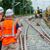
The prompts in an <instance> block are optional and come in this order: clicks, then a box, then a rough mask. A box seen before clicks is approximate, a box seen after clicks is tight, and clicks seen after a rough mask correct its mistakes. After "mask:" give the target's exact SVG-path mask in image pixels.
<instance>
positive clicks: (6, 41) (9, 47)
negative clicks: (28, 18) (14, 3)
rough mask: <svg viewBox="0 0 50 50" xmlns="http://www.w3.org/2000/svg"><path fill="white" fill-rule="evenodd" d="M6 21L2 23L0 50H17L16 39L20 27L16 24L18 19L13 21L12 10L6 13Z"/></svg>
mask: <svg viewBox="0 0 50 50" xmlns="http://www.w3.org/2000/svg"><path fill="white" fill-rule="evenodd" d="M5 16H6V19H5V20H4V22H3V31H2V32H3V40H2V45H3V46H2V50H17V49H16V48H17V46H18V45H17V39H18V37H19V35H20V33H21V30H22V27H21V26H19V24H18V21H19V20H18V19H17V20H16V21H14V20H13V16H14V12H13V10H12V9H8V10H7V11H6V14H5Z"/></svg>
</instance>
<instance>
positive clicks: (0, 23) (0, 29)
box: [0, 7, 4, 50]
mask: <svg viewBox="0 0 50 50" xmlns="http://www.w3.org/2000/svg"><path fill="white" fill-rule="evenodd" d="M3 12H4V9H3V8H2V7H0V50H1V47H2V23H3V21H4V19H3V15H4V13H3Z"/></svg>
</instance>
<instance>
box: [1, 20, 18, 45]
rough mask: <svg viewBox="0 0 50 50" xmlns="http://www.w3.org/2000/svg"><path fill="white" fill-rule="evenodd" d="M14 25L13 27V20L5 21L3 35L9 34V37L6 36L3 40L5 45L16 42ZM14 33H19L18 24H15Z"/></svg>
mask: <svg viewBox="0 0 50 50" xmlns="http://www.w3.org/2000/svg"><path fill="white" fill-rule="evenodd" d="M12 27H13V20H5V21H4V22H3V36H5V35H8V37H6V36H5V37H4V38H3V40H2V44H3V45H4V46H6V45H9V44H10V43H14V42H16V39H15V37H14V36H12ZM13 31H14V35H15V34H16V33H17V30H16V25H15V24H14V30H13Z"/></svg>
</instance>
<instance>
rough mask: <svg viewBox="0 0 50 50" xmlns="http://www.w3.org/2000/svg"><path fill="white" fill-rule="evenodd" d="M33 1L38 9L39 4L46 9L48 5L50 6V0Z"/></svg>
mask: <svg viewBox="0 0 50 50" xmlns="http://www.w3.org/2000/svg"><path fill="white" fill-rule="evenodd" d="M31 1H32V6H33V7H34V9H37V6H39V7H40V9H43V10H45V9H46V7H48V6H50V0H31Z"/></svg>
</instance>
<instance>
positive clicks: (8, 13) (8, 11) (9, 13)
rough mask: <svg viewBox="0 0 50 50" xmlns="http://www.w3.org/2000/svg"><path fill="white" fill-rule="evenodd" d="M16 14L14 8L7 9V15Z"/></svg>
mask: <svg viewBox="0 0 50 50" xmlns="http://www.w3.org/2000/svg"><path fill="white" fill-rule="evenodd" d="M13 14H14V12H13V10H12V9H7V10H6V14H5V15H6V16H12V15H13Z"/></svg>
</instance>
